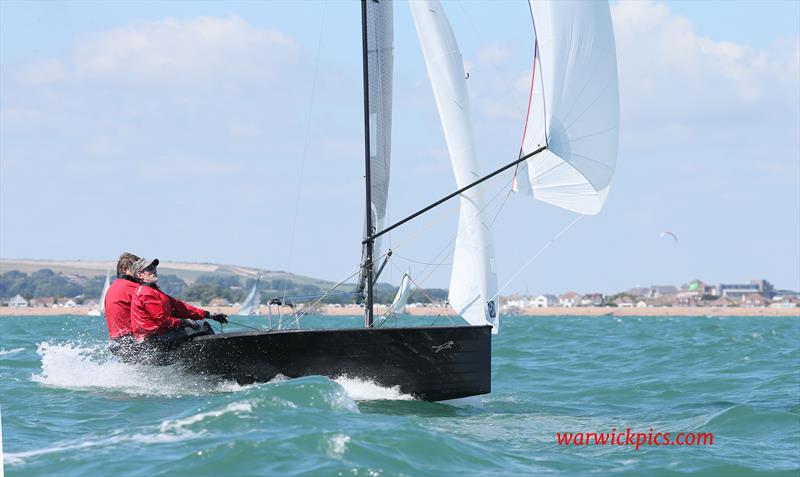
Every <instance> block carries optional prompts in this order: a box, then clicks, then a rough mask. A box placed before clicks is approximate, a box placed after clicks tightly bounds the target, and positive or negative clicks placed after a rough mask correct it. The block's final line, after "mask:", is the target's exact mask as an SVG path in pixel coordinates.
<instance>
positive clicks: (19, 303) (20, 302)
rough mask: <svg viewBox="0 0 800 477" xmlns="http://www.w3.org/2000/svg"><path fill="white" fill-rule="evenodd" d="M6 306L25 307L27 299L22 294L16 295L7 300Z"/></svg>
mask: <svg viewBox="0 0 800 477" xmlns="http://www.w3.org/2000/svg"><path fill="white" fill-rule="evenodd" d="M8 306H9V307H11V308H26V307H27V306H28V300H26V299H25V298H23V297H22V295H16V296H14V297H13V298H11V299H10V300H8Z"/></svg>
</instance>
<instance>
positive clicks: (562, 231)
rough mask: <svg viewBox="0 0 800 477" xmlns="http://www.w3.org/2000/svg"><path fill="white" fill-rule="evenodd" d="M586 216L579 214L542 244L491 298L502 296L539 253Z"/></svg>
mask: <svg viewBox="0 0 800 477" xmlns="http://www.w3.org/2000/svg"><path fill="white" fill-rule="evenodd" d="M584 217H586V216H585V215H583V214H581V215H579V216H578V217H577V218H576V219H575V220H573V221H572V222H570V223H569V224H567V226H566V227H564V228H563V229H561V231H560V232H558V233H557V234H555V235H554V236H553V238H551V239H550V240H548V241H547V243H545V244H544V245H543V246H542V248H540V249H539V251H538V252H536V253H535V254H534V255H533V257H531V258H530V260H528V261H527V262H526V263H525V265H523V266H522V267H521V268H520V269H519V270H517V273H515V274H514V276H512V277H511V279H509V280H508V281H507V282H506V283H505V285H503V286H502V287H500V288H499V289H498V290H497V293H495V294H494V296H493V297H492V298H491V300H494V299H495V298H497V297H498V296H500V292H502V291H503V290H505V289H506V287H507V286H509V285H510V284H511V282H513V281H514V280H516V278H517V277H518V276H519V275H520V274H521V273H522V272H523V271H525V269H526V268H528V267H529V266H530V265H531V264H532V263H533V261H534V260H536V259H537V258H539V255H541V254H542V252H544V251H545V250H547V249H548V248H549V247H550V246H551V245H553V244H554V243H555V241H556V240H558V239H559V238H561V236H562V235H564V234H565V233H566V232H567V230H569V229H571V228H572V226H573V225H575V224H577V223H578V222H579V221H580V220H581V219H582V218H584Z"/></svg>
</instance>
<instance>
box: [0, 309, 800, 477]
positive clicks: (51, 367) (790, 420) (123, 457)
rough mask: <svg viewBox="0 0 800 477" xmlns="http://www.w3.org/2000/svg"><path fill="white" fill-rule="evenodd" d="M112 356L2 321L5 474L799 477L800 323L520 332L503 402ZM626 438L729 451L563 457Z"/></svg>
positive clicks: (529, 326)
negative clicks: (600, 437) (578, 436)
mask: <svg viewBox="0 0 800 477" xmlns="http://www.w3.org/2000/svg"><path fill="white" fill-rule="evenodd" d="M264 319H265V318H262V317H251V318H240V319H238V320H237V321H241V322H243V323H245V324H249V325H250V326H257V325H259V324H261V323H262V321H263V320H264ZM417 320H418V321H419V320H423V321H424V320H425V319H419V318H418V319H417ZM441 320H442V319H441V318H440V319H439V321H441ZM304 321H305V322H310V323H311V325H320V324H332V325H334V326H357V325H358V323H360V321H361V319H360V318H358V317H352V318H341V317H330V318H322V317H312V318H311V319H310V320H304ZM304 324H308V323H304ZM400 324H403V320H402V319H401V320H400ZM390 325H393V324H390ZM105 346H106V342H105V331H104V323H103V321H102V318H92V317H83V316H80V317H79V316H49V317H35V316H28V317H15V316H11V317H3V318H0V377H1V378H2V381H1V382H0V413H1V418H2V445H3V452H4V455H3V457H4V465H5V472H6V475H8V476H23V475H37V476H55V475H70V476H94V475H97V476H111V475H134V476H154V475H267V476H271V475H333V476H338V475H341V476H382V475H386V476H389V475H408V476H424V475H430V476H450V475H510V476H512V475H513V476H517V475H565V476H573V475H792V476H796V475H799V474H800V317H730V318H720V317H697V318H686V317H613V316H607V317H597V318H592V317H565V316H552V317H504V322H503V331H502V334H500V335H499V336H495V337H494V339H493V343H492V346H493V351H492V393H491V394H488V395H485V396H479V397H473V398H468V399H464V400H461V401H457V402H448V403H428V402H421V401H418V400H415V399H414V398H413V396H408V395H405V394H403V393H402V392H400V390H398V389H392V388H384V387H380V386H377V385H375V384H374V383H370V382H366V381H363V380H358V379H354V378H348V377H341V378H339V379H328V378H325V377H319V376H309V377H304V378H300V379H287V378H284V377H278V378H276V379H275V380H273V382H270V383H263V384H256V385H248V386H240V385H238V384H236V383H232V382H219V381H216V380H213V379H209V378H204V377H198V376H193V375H191V374H188V373H186V372H184V371H183V370H182V369H181V368H180V367H178V366H168V367H160V368H149V367H140V366H132V365H128V364H124V363H119V362H117V361H115V360H114V359H113V358H112V357H110V356H109V354H108V353H107V351H106V349H105ZM612 429H615V430H616V432H620V431H621V432H626V429H631V431H632V432H643V433H657V432H670V433H672V435H673V436H675V435H677V434H678V433H680V432H684V433H704V434H712V435H713V444H711V445H694V446H655V445H643V446H640V447H639V448H638V449H636V448H635V446H633V445H595V444H594V443H592V444H591V445H577V446H576V445H574V444H571V445H563V444H562V445H559V443H558V440H557V434H558V433H562V434H563V433H566V432H573V433H592V432H595V433H602V432H611V431H612ZM651 429H652V432H651V431H650V430H651Z"/></svg>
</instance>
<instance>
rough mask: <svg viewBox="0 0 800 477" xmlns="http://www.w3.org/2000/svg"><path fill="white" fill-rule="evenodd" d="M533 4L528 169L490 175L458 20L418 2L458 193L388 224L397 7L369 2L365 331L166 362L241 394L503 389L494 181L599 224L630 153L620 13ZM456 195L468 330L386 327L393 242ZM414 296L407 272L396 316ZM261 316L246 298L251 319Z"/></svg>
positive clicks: (223, 348) (454, 301)
mask: <svg viewBox="0 0 800 477" xmlns="http://www.w3.org/2000/svg"><path fill="white" fill-rule="evenodd" d="M529 3H530V13H531V15H532V18H533V22H534V33H535V36H534V38H535V40H534V42H533V46H534V48H533V74H532V77H531V89H530V91H531V94H530V99H529V102H528V114H527V118H526V121H525V125H524V132H523V145H522V147H521V149H520V152H519V156H518V157H517V158H516V159H514V160H513V161H511V162H509V163H508V164H506V165H504V166H502V167H500V168H498V169H496V170H495V171H493V172H491V173H489V174H485V173H484V172H483V170H482V168H481V166H480V164H479V162H478V158H477V149H476V147H475V144H474V140H473V131H472V123H471V118H470V105H469V95H468V93H467V87H466V77H467V76H466V74H465V72H464V66H463V59H462V57H461V53H460V52H459V49H458V44H457V42H456V39H455V35H454V34H453V31H452V29H451V27H450V23H449V21H448V20H447V15H446V14H445V12H444V10H443V8H442V6H441V4H440V3H439V1H438V0H416V1H411V2H410V7H411V12H412V17H413V19H414V23H415V25H416V29H417V35H418V38H419V41H420V45H421V47H422V53H423V57H424V59H425V64H426V66H427V69H428V76H429V77H430V82H431V86H432V88H433V93H434V98H435V101H436V106H437V110H438V112H439V118H440V121H441V125H442V129H443V131H444V136H445V141H446V143H447V148H448V152H449V156H450V163H451V166H452V169H453V174H454V176H455V180H456V184H457V187H458V190H456V191H455V192H453V193H451V194H449V195H447V196H445V197H443V198H442V199H440V200H438V201H436V202H434V203H432V204H430V205H428V206H426V207H424V208H421V209H420V210H418V211H417V212H415V213H413V214H411V215H409V216H408V217H405V218H404V219H402V220H399V221H397V222H395V223H394V224H391V225H386V224H385V221H386V218H387V216H386V200H387V193H388V183H389V165H390V160H389V156H390V154H389V153H390V145H391V141H390V134H391V104H392V103H391V92H392V81H393V79H392V77H393V72H392V62H393V60H392V57H393V54H394V53H393V52H394V44H393V41H394V40H393V2H392V1H391V0H362V1H361V19H362V65H363V70H362V74H363V93H364V118H363V120H364V150H365V157H364V163H365V174H364V177H365V196H366V197H365V199H366V200H365V211H364V215H365V220H364V222H365V223H364V238H363V240H362V241H361V246H362V260H361V264H360V267H359V270H360V272H359V279H358V287H357V289H358V290H359V291H361V292H363V301H364V304H365V307H364V309H365V317H364V328H347V329H291V330H287V329H280V328H281V325H280V323H279V324H278V326H277V328H272V327H270V329H269V330H255V331H240V332H227V333H220V334H215V335H204V336H197V337H196V338H194V339H193V340H192V341H189V342H187V343H185V344H183V345H182V346H180V347H179V348H178V349H177V350H174V351H169V354H168V359H166V362H170V363H171V362H174V361H175V359H180V360H181V361H183V362H185V363H186V364H187V365H188V366H189V367H190V368H191V369H194V370H196V371H198V372H202V373H207V374H214V375H219V376H223V377H225V378H227V379H234V380H236V381H238V382H240V383H249V382H255V381H269V380H270V379H273V378H274V377H275V376H276V375H277V374H283V375H284V376H289V377H299V376H307V375H324V376H329V377H337V376H342V375H348V376H351V377H360V378H363V379H368V380H371V381H374V382H376V383H377V384H380V385H383V386H398V387H399V388H400V390H401V391H402V392H404V393H408V394H412V395H414V396H417V397H419V398H421V399H425V400H433V401H438V400H445V399H454V398H459V397H465V396H472V395H477V394H486V393H489V392H491V346H492V336H491V335H492V334H493V333H497V332H498V330H499V306H498V304H499V303H498V296H497V295H498V287H497V272H496V269H495V258H494V257H495V256H494V245H493V240H492V234H491V232H492V230H491V226H492V220H491V217H490V215H489V214H488V213H487V210H486V209H487V207H486V206H487V204H488V202H487V201H486V200H485V192H484V190H483V189H484V187H485V186H486V185H485V184H484V182H485V181H487V180H489V179H491V178H492V177H495V176H497V175H498V174H501V173H503V172H506V171H508V172H509V173H510V171H511V170H512V168H515V169H514V178H513V179H514V180H513V184H514V185H513V189H512V190H520V191H523V192H528V193H530V194H532V195H533V196H534V198H536V199H538V200H541V201H544V202H548V203H551V204H553V205H557V206H559V207H562V208H565V209H568V210H571V211H574V212H577V213H580V214H596V213H597V212H599V211H600V209H601V208H602V206H603V203H604V202H605V199H606V196H607V194H608V191H609V187H610V183H611V179H612V177H613V175H614V169H615V163H616V156H617V141H618V126H619V92H618V86H617V64H616V51H615V45H614V32H613V29H612V24H611V15H610V10H609V7H608V4H607V3H606V2H601V1H595V0H585V1H540V0H529ZM509 179H511V177H509ZM456 197H458V198H459V199H460V200H459V220H458V231H457V235H456V238H455V250H454V252H453V269H452V272H451V282H450V294H449V300H448V301H449V303H450V305H451V306H452V307H453V308H454V309H455V310H456V311H457V312H458V313H459V314H460V315H461V316H462V317H463V318H464V320H465V321H466V322H467V323H468V325H462V326H414V327H402V328H401V327H397V328H389V327H381V326H380V324H382V323H383V322H382V321H379V322H378V323H377V324H375V323H374V321H373V319H374V304H373V295H374V290H373V288H374V285H375V283H376V282H377V280H378V277H379V275H380V274H381V272H382V271H383V269H384V267H385V265H386V263H387V262H388V260H389V259H390V258H391V253H392V251H391V250H389V251H387V252H386V253H385V254H382V251H381V244H380V241H379V239H380V238H381V237H382V236H383V235H385V234H387V233H388V232H390V231H391V230H394V229H395V228H397V227H400V226H402V225H403V224H405V223H407V222H409V221H411V220H413V219H415V218H416V217H418V216H420V215H422V214H425V213H426V212H428V211H429V210H431V209H433V208H435V207H437V206H439V205H440V204H442V203H444V202H446V201H448V200H450V199H453V198H456ZM341 283H344V282H341ZM254 290H255V289H254ZM410 290H411V280H410V277H408V275H405V276H404V278H403V283H402V284H401V286H400V289H399V290H398V294H397V296H396V297H395V300H394V302H393V304H392V308H393V309H394V311H395V312H399V311H398V310H401V309H402V308H403V307H404V306H405V302H406V301H407V299H408V294H409V293H410ZM251 294H252V295H253V296H257V293H255V291H251ZM248 298H249V296H248ZM320 299H321V298H320ZM248 308H249V310H248ZM251 310H252V303H251V302H250V301H249V300H245V305H243V307H242V310H240V313H241V312H243V311H251ZM295 318H296V319H297V320H299V316H297V315H296V316H295Z"/></svg>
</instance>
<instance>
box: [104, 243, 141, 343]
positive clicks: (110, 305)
mask: <svg viewBox="0 0 800 477" xmlns="http://www.w3.org/2000/svg"><path fill="white" fill-rule="evenodd" d="M138 260H140V259H139V257H137V256H136V255H134V254H132V253H128V252H125V253H123V254H122V255H120V256H119V261H117V279H116V280H114V283H112V284H111V286H110V287H108V291H106V299H105V310H106V324H107V325H108V336H109V338H111V341H112V345H111V351H112V352H115V353H116V351H118V350H120V349H121V348H122V347H125V346H128V345H130V344H132V343H133V341H134V339H133V333H132V332H131V296H132V295H133V294H134V293H135V292H136V289H137V288H139V284H138V283H137V282H136V279H135V278H134V277H133V274H132V273H131V265H133V264H134V263H135V262H137V261H138Z"/></svg>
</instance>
